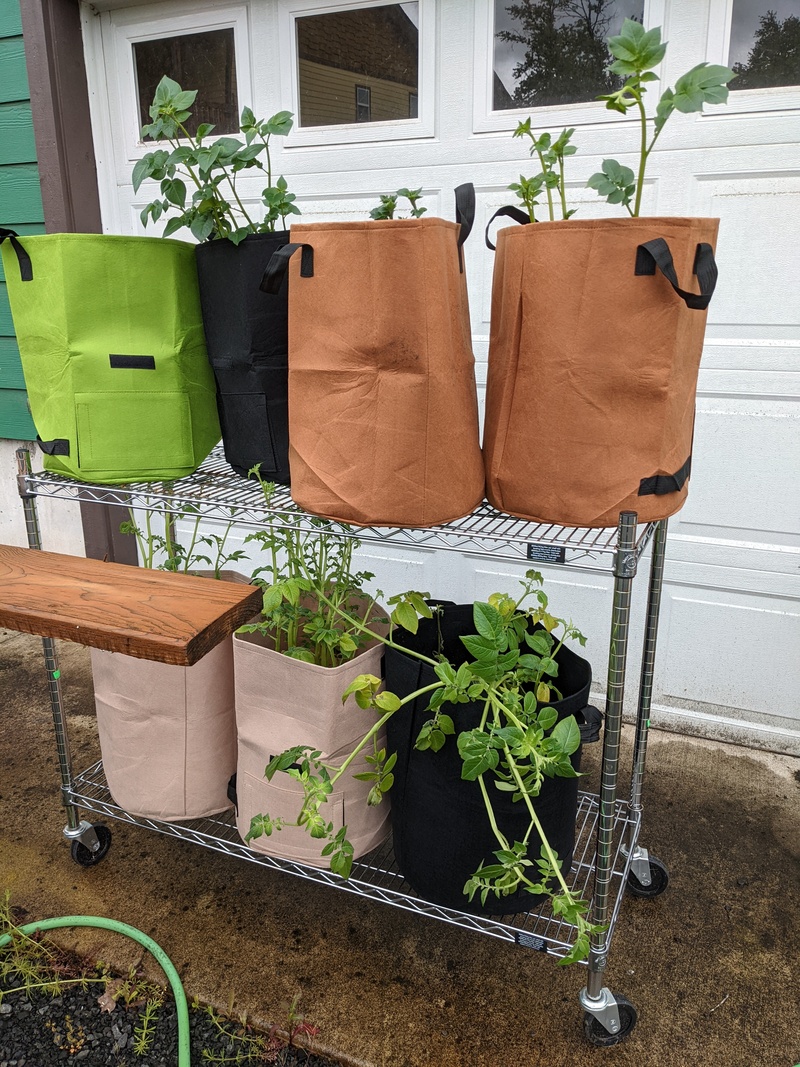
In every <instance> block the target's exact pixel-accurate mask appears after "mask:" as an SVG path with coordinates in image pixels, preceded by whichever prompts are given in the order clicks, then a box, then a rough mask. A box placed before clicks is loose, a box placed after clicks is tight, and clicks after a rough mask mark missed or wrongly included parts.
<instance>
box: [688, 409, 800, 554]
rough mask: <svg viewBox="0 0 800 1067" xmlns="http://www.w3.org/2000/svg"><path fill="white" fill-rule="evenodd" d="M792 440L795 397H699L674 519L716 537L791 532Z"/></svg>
mask: <svg viewBox="0 0 800 1067" xmlns="http://www.w3.org/2000/svg"><path fill="white" fill-rule="evenodd" d="M798 440H800V403H798V402H796V401H792V400H785V401H762V400H758V399H753V398H750V397H744V396H743V397H740V398H735V397H724V398H721V397H718V398H712V397H700V398H699V399H698V403H697V420H696V424H695V438H694V447H693V456H694V462H693V470H692V488H691V493H690V494H689V498H688V500H687V503H686V506H685V507H684V509H683V510H682V511H681V512H680V518H679V524H680V525H681V526H683V527H685V526H687V525H689V524H691V525H692V526H694V527H695V528H696V529H701V530H702V531H703V532H705V533H706V534H709V533H713V532H717V533H718V534H719V536H722V537H729V536H731V531H737V533H740V534H742V535H744V534H745V533H746V534H748V535H752V534H754V533H757V534H760V535H762V537H763V538H764V540H766V541H770V539H771V538H772V537H773V536H774V535H775V534H784V535H796V533H797V530H798V529H799V528H800V494H798V492H797V471H798V445H797V442H798ZM683 532H686V530H685V529H684V530H683Z"/></svg>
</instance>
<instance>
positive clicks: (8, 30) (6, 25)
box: [0, 0, 22, 37]
mask: <svg viewBox="0 0 800 1067" xmlns="http://www.w3.org/2000/svg"><path fill="white" fill-rule="evenodd" d="M21 34H22V15H21V14H20V10H19V4H18V2H17V0H3V2H2V3H0V37H19V36H20V35H21Z"/></svg>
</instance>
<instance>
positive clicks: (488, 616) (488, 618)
mask: <svg viewBox="0 0 800 1067" xmlns="http://www.w3.org/2000/svg"><path fill="white" fill-rule="evenodd" d="M472 619H473V622H474V623H475V629H476V630H477V631H478V633H479V634H480V635H481V637H485V638H486V640H487V641H492V642H493V643H494V645H495V647H496V648H497V649H498V650H499V651H503V650H504V649H505V647H506V638H505V631H504V629H503V616H502V615H501V614H500V612H499V611H498V610H497V609H496V608H493V607H492V605H491V604H483V603H481V602H480V601H477V602H476V603H475V604H474V606H473V608H472Z"/></svg>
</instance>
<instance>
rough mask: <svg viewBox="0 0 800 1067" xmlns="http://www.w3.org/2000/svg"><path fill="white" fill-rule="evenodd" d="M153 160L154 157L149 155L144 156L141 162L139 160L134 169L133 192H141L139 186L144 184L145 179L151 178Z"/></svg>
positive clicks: (132, 178) (132, 177)
mask: <svg viewBox="0 0 800 1067" xmlns="http://www.w3.org/2000/svg"><path fill="white" fill-rule="evenodd" d="M152 160H153V157H152V155H151V154H149V153H148V155H146V156H143V157H142V158H141V159H140V160H138V161H137V163H136V165H135V167H134V168H133V174H132V176H131V181H132V183H133V191H134V192H135V193H137V192H138V191H139V186H140V185H141V184H142V182H143V181H144V180H145V178H149V177H150V169H151V165H152Z"/></svg>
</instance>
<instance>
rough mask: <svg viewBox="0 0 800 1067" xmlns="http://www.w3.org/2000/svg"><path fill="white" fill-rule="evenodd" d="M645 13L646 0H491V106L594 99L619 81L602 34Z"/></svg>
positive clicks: (610, 34) (497, 108) (608, 34)
mask: <svg viewBox="0 0 800 1067" xmlns="http://www.w3.org/2000/svg"><path fill="white" fill-rule="evenodd" d="M643 16H644V0H521V2H520V3H516V4H510V3H508V0H495V4H494V79H493V90H492V91H493V98H494V104H493V110H495V111H503V110H506V109H508V108H516V107H548V106H553V105H558V104H577V103H580V102H582V101H586V100H594V98H595V97H596V96H599V95H600V94H601V93H607V92H609V91H613V90H614V89H617V88H618V87H619V86H620V85H621V84H622V82H621V80H620V79H619V78H617V77H615V76H614V75H613V74H608V73H607V72H606V69H605V68H606V66H607V64H608V63H609V62H610V61H611V59H612V57H611V56H610V54H609V52H608V48H607V47H606V39H607V38H608V37H613V36H614V35H615V34H617V33H619V31H620V28H621V27H622V23H623V20H624V19H626V18H629V19H630V18H632V19H636V21H637V22H641V21H642V18H643Z"/></svg>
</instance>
